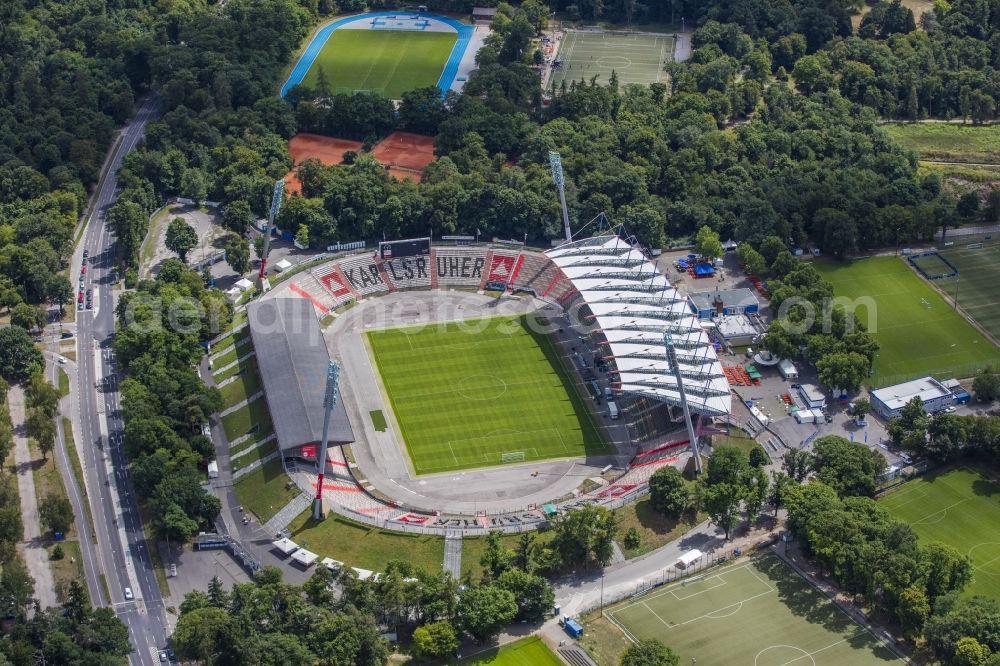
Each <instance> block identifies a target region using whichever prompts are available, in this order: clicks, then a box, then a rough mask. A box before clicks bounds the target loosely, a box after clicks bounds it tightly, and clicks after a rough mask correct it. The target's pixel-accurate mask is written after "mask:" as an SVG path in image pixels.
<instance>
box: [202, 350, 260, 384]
mask: <svg viewBox="0 0 1000 666" xmlns="http://www.w3.org/2000/svg"><path fill="white" fill-rule="evenodd" d="M243 349H245V350H246V352H247V353H249V352H250V347H244V348H243ZM243 349H241V352H242V351H243ZM245 355H246V354H244V356H245ZM234 360H235V359H234ZM213 367H216V368H221V367H223V366H221V365H219V364H218V363H216V364H214V365H213ZM251 371H253V372H258V368H257V357H256V356H254V355H252V354H251V355H250V358H248V359H246V360H244V361H241V362H239V363H236V364H233V365H231V366H229V367H228V368H226V369H225V370H220V371H219V372H213V373H212V377H213V378H214V379H215V383H216V384H219V383H220V382H222V381H223V380H225V379H229V378H230V377H232V376H233V375H238V374H241V373H244V372H251ZM223 388H225V387H223Z"/></svg>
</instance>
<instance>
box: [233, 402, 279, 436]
mask: <svg viewBox="0 0 1000 666" xmlns="http://www.w3.org/2000/svg"><path fill="white" fill-rule="evenodd" d="M255 425H256V426H259V428H258V430H257V432H258V433H263V432H268V431H270V429H271V415H270V414H269V413H268V411H267V402H266V401H265V400H264V398H263V397H260V398H257V399H256V400H254V401H253V402H251V403H250V404H248V405H244V406H243V407H240V408H239V409H237V410H236V411H235V412H231V413H229V414H226V415H225V416H223V417H222V427H223V428H225V429H226V438H227V439H229V440H230V441H232V440H234V439H236V438H237V437H239V436H241V435H245V434H246V433H247V432H248V431H249V430H250V428H252V427H253V426H255ZM255 439H259V438H255Z"/></svg>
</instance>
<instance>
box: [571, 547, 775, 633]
mask: <svg viewBox="0 0 1000 666" xmlns="http://www.w3.org/2000/svg"><path fill="white" fill-rule="evenodd" d="M777 542H778V537H772V538H768V539H764V540H763V541H761V542H759V543H756V544H754V545H752V546H748V547H746V548H736V547H735V546H730V547H727V548H725V549H724V550H722V551H713V552H710V553H702V555H701V557H700V558H698V559H697V560H695V561H694V562H692V563H691V564H689V565H688V566H687V567H685V568H683V569H678V568H677V567H676V566H674V565H671V566H669V567H664V568H663V569H661V570H660V572H659V573H657V574H654V575H652V576H649V577H646V578H644V579H642V580H641V581H640V582H639V583H637V584H636V585H635V586H634V587H633V588H631V589H628V588H626V589H625V590H621V591H618V592H617V593H615V594H612V595H610V596H609V595H603V596H602V598H601V599H599V600H598V601H597V602H594V603H590V604H588V605H586V606H583V607H582V608H580V609H579V610H578V611H576V615H577V616H583V615H585V614H587V613H593V612H594V611H598V610H600V611H601V613H602V614H603V612H604V609H605V608H607V607H608V606H613V605H615V604H617V603H619V602H621V601H625V600H626V599H638V598H640V597H643V596H645V595H646V594H649V593H650V592H651V591H653V590H655V589H657V588H660V587H663V586H664V585H672V584H673V583H677V582H680V583H681V584H682V585H686V584H689V583H695V582H698V581H700V580H701V579H703V578H704V577H705V576H706V574H707V573H708V572H709V571H711V570H713V569H716V568H718V567H722V566H724V565H726V564H730V563H731V562H732V561H733V560H734V559H736V558H737V557H743V556H745V555H753V554H756V553H758V552H761V551H763V550H764V549H766V548H769V547H771V546H772V545H774V544H775V543H777Z"/></svg>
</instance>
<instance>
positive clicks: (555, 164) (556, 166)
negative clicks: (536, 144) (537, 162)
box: [549, 151, 573, 243]
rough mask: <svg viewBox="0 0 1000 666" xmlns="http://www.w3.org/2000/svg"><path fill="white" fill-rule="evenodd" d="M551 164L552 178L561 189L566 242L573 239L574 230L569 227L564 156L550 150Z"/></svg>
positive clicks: (560, 201) (560, 199) (560, 198)
mask: <svg viewBox="0 0 1000 666" xmlns="http://www.w3.org/2000/svg"><path fill="white" fill-rule="evenodd" d="M549 166H551V167H552V180H553V181H555V184H556V188H557V189H558V190H559V205H560V206H561V207H562V218H563V229H564V230H565V232H566V242H567V243H568V242H569V241H571V240H573V231H572V230H571V229H570V228H569V210H568V209H567V208H566V181H565V180H564V179H563V169H562V158H561V157H560V156H559V153H556V152H553V151H550V152H549Z"/></svg>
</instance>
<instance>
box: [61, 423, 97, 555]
mask: <svg viewBox="0 0 1000 666" xmlns="http://www.w3.org/2000/svg"><path fill="white" fill-rule="evenodd" d="M62 427H63V436H64V439H65V442H66V457H67V458H69V466H70V467H71V468H72V470H73V478H74V479H76V487H77V488H78V489H79V491H80V495H82V496H83V512H84V513H85V514H86V515H87V524H88V525H90V527H91V530H90V532H91V534H94V529H93V527H94V519H93V518H92V517H91V515H90V500H88V499H87V484H86V483H84V481H83V467H82V465H81V464H80V454H79V453H77V450H76V440H75V439H74V438H73V424H72V422H71V421H70V420H69V418H67V417H65V416H63V417H62ZM94 543H97V540H96V535H95V536H94Z"/></svg>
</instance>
